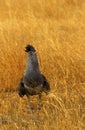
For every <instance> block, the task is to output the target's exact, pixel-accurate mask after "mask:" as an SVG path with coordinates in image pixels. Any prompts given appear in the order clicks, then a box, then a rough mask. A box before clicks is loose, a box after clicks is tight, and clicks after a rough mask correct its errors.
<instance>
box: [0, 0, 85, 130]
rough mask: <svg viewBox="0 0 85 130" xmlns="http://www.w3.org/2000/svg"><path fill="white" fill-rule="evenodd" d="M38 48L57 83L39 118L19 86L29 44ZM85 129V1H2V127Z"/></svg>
mask: <svg viewBox="0 0 85 130" xmlns="http://www.w3.org/2000/svg"><path fill="white" fill-rule="evenodd" d="M29 43H31V44H32V45H33V46H35V48H36V49H37V52H38V53H37V54H38V59H39V64H40V69H41V71H42V73H44V74H45V75H46V77H47V79H48V80H49V82H50V85H51V92H50V94H49V95H48V96H46V95H44V94H43V96H42V104H43V106H42V109H41V110H40V119H39V120H37V110H36V102H37V100H36V99H37V97H32V102H33V104H34V108H35V110H34V123H33V122H32V121H31V117H30V113H29V108H28V107H29V106H28V103H27V99H26V97H24V98H23V99H21V98H20V97H19V96H18V94H17V93H16V91H15V90H16V88H17V85H18V82H19V80H20V78H21V77H22V75H23V73H24V70H25V65H26V54H25V52H24V47H25V45H27V44H29ZM84 129H85V1H84V0H61V1H60V0H37V1H35V0H31V1H30V0H22V1H21V0H0V130H84Z"/></svg>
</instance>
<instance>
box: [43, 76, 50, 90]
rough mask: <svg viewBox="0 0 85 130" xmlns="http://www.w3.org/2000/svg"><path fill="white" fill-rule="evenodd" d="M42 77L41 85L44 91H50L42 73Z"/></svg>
mask: <svg viewBox="0 0 85 130" xmlns="http://www.w3.org/2000/svg"><path fill="white" fill-rule="evenodd" d="M42 78H43V87H44V89H45V91H50V84H49V83H48V81H47V79H46V77H45V76H44V75H43V74H42Z"/></svg>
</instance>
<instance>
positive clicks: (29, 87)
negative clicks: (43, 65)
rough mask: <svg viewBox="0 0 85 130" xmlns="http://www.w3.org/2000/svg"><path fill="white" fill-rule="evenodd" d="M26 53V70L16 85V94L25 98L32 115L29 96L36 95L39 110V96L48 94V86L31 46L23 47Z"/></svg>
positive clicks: (35, 52)
mask: <svg viewBox="0 0 85 130" xmlns="http://www.w3.org/2000/svg"><path fill="white" fill-rule="evenodd" d="M25 52H26V53H27V55H28V56H27V63H26V70H25V73H24V74H23V76H22V78H21V79H20V82H19V85H18V94H19V96H20V97H24V96H25V95H26V96H27V99H28V103H29V107H30V111H31V113H32V110H33V107H32V105H31V102H30V96H34V95H38V104H37V107H38V109H41V95H42V93H43V92H45V93H46V94H48V93H49V92H50V84H49V82H48V80H47V78H46V77H45V76H44V74H42V73H41V71H40V67H39V63H38V58H37V51H36V50H35V48H34V47H33V46H32V45H27V46H26V47H25Z"/></svg>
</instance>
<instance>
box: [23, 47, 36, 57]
mask: <svg viewBox="0 0 85 130" xmlns="http://www.w3.org/2000/svg"><path fill="white" fill-rule="evenodd" d="M25 51H26V52H27V53H29V54H31V55H32V54H35V53H36V50H35V48H34V47H33V46H32V45H27V46H26V47H25Z"/></svg>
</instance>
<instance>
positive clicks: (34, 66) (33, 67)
mask: <svg viewBox="0 0 85 130" xmlns="http://www.w3.org/2000/svg"><path fill="white" fill-rule="evenodd" d="M33 71H36V72H37V71H40V70H39V64H38V59H37V55H36V54H34V55H29V56H28V59H27V65H26V72H27V73H31V72H33Z"/></svg>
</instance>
